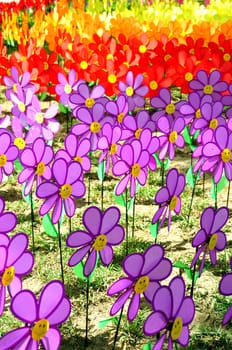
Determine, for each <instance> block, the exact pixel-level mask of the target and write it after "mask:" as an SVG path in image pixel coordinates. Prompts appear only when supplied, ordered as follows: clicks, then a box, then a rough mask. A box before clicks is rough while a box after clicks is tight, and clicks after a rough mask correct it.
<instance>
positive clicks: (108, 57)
mask: <svg viewBox="0 0 232 350" xmlns="http://www.w3.org/2000/svg"><path fill="white" fill-rule="evenodd" d="M106 59H107V60H113V59H114V56H113V55H112V54H111V53H108V55H107V56H106Z"/></svg>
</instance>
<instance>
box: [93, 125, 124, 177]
mask: <svg viewBox="0 0 232 350" xmlns="http://www.w3.org/2000/svg"><path fill="white" fill-rule="evenodd" d="M121 136H122V129H121V128H120V127H119V126H115V127H112V126H111V125H110V124H109V123H106V124H104V126H103V128H102V136H101V137H100V139H99V141H98V149H99V150H100V151H102V154H101V155H100V157H99V159H98V163H101V162H103V160H104V159H106V174H108V173H109V170H110V161H112V165H114V164H115V163H116V161H117V160H118V158H119V154H120V150H121V144H120V143H119V142H120V141H121Z"/></svg>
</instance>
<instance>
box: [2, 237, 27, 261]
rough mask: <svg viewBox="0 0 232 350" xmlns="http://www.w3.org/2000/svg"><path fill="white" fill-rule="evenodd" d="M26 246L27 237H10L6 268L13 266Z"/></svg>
mask: <svg viewBox="0 0 232 350" xmlns="http://www.w3.org/2000/svg"><path fill="white" fill-rule="evenodd" d="M27 246H28V236H27V235H26V234H24V233H18V234H16V235H15V236H13V237H12V239H11V241H10V243H9V246H8V257H7V266H11V265H14V263H15V262H16V261H17V260H18V259H19V258H20V256H21V255H22V254H23V252H24V251H25V250H26V249H27Z"/></svg>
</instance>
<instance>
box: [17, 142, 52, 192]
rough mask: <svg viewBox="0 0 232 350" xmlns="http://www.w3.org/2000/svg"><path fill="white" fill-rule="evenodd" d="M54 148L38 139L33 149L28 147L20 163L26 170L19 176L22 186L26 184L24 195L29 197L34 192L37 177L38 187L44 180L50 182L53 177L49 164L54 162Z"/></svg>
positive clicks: (21, 156)
mask: <svg viewBox="0 0 232 350" xmlns="http://www.w3.org/2000/svg"><path fill="white" fill-rule="evenodd" d="M53 156H54V154H53V148H52V147H51V146H49V145H46V143H45V141H44V139H42V138H37V139H36V140H35V141H34V143H33V145H32V147H31V148H29V147H26V148H25V149H24V150H23V151H22V153H21V155H20V162H21V164H22V166H23V167H24V169H23V170H22V171H21V173H20V174H19V176H18V182H19V183H20V184H22V183H24V182H25V183H26V185H25V188H24V195H25V196H28V195H29V193H30V192H31V190H32V186H33V183H34V180H35V177H36V187H38V186H39V185H40V184H41V183H42V181H43V179H45V180H50V179H51V177H52V173H51V169H50V166H49V164H50V163H51V161H52V160H53Z"/></svg>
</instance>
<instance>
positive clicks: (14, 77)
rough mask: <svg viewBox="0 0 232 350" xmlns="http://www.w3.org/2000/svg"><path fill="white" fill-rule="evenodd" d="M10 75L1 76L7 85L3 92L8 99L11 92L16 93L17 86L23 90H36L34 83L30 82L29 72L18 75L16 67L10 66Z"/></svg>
mask: <svg viewBox="0 0 232 350" xmlns="http://www.w3.org/2000/svg"><path fill="white" fill-rule="evenodd" d="M10 72H11V77H9V76H5V77H4V78H3V80H4V83H5V85H6V86H7V90H6V92H5V94H6V97H7V99H8V100H9V99H10V94H11V92H13V93H15V94H17V93H18V86H20V87H21V88H22V89H23V90H24V91H26V90H27V89H32V90H34V92H35V91H36V87H35V85H34V84H32V83H30V79H31V74H30V73H29V72H23V74H22V75H21V76H19V72H18V69H17V68H16V67H12V68H11V70H10Z"/></svg>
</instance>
